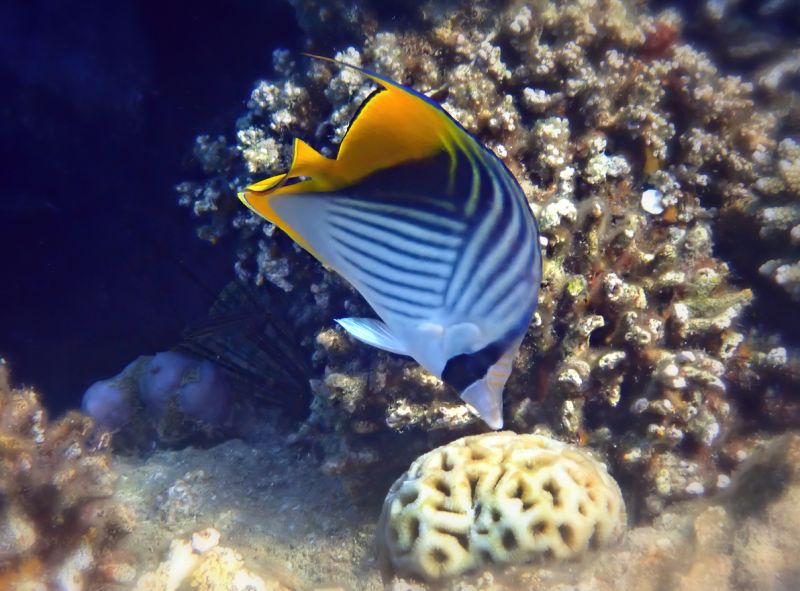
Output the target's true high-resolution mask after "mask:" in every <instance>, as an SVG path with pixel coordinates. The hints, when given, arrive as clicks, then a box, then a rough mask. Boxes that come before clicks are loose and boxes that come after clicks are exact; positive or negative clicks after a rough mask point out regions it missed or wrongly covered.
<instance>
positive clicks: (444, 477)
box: [376, 431, 626, 580]
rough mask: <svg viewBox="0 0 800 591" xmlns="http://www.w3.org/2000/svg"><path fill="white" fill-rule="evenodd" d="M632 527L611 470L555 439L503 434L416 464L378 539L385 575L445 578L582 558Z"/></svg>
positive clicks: (396, 489)
mask: <svg viewBox="0 0 800 591" xmlns="http://www.w3.org/2000/svg"><path fill="white" fill-rule="evenodd" d="M625 525H626V523H625V504H624V502H623V500H622V495H621V493H620V490H619V487H618V486H617V483H616V482H614V479H613V478H611V477H610V476H609V475H608V473H607V472H606V469H605V466H603V465H602V464H600V463H599V462H597V461H596V460H594V459H592V458H591V457H589V456H588V455H586V454H585V453H583V452H581V451H579V450H578V449H577V448H574V447H572V446H569V445H565V444H563V443H561V442H559V441H556V440H554V439H549V438H547V437H541V436H538V435H517V434H515V433H512V432H510V431H505V432H502V433H486V434H483V435H473V436H469V437H463V438H461V439H458V440H456V441H453V442H452V443H449V444H447V445H445V446H442V447H438V448H436V449H434V450H432V451H430V452H428V453H426V454H424V455H423V456H421V457H420V458H418V459H417V460H416V461H415V462H414V463H413V464H411V467H410V468H409V469H408V471H407V472H406V473H405V474H403V475H402V476H401V477H400V478H399V479H398V480H397V482H395V484H394V485H393V486H392V488H391V489H390V490H389V494H388V495H387V497H386V501H385V502H384V505H383V513H382V514H381V519H380V522H379V524H378V530H377V533H376V540H377V547H378V552H379V556H380V557H381V560H382V561H383V562H384V563H386V564H384V568H386V569H387V570H388V567H389V565H391V570H392V571H393V572H394V573H396V574H400V575H417V576H420V577H422V578H424V579H427V580H437V579H441V578H446V577H452V576H455V575H459V574H462V573H464V572H467V571H470V570H472V569H475V568H477V567H480V566H484V565H488V564H499V565H505V564H513V563H520V562H529V561H531V560H534V559H536V558H559V559H565V558H572V557H576V556H580V555H581V554H583V553H585V552H586V551H587V550H589V548H599V547H601V546H604V545H606V544H608V543H609V542H611V541H613V540H615V539H616V538H617V537H618V536H619V534H621V533H622V531H624V529H625Z"/></svg>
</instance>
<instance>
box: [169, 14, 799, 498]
mask: <svg viewBox="0 0 800 591" xmlns="http://www.w3.org/2000/svg"><path fill="white" fill-rule="evenodd" d="M299 4H301V5H302V10H301V12H302V14H303V18H304V19H305V25H304V26H305V27H306V29H307V31H309V35H310V37H311V38H310V41H309V48H310V49H313V50H314V51H315V52H316V53H322V54H328V55H334V56H335V57H336V58H338V59H340V60H343V61H346V62H349V63H353V64H355V65H360V66H364V67H368V68H370V69H373V70H375V71H378V72H381V73H382V74H385V75H387V76H390V77H393V78H395V79H397V80H399V81H401V82H403V83H406V84H409V85H411V86H412V87H414V88H416V89H418V90H420V91H424V92H427V93H429V94H430V95H431V96H432V97H433V98H435V99H436V100H438V101H440V102H441V103H442V104H443V106H444V107H445V109H447V110H448V112H450V113H451V114H452V115H453V116H454V117H455V118H456V119H458V120H459V121H460V122H461V123H462V124H463V125H464V127H465V128H466V129H467V130H468V131H470V132H472V133H473V134H475V135H476V136H477V137H478V138H479V139H480V140H481V141H482V142H483V143H484V144H485V145H486V146H488V147H489V148H490V149H492V150H493V151H494V152H495V153H496V154H497V155H498V156H500V158H501V159H503V161H504V162H505V163H506V164H507V166H508V167H509V169H510V170H511V171H512V172H513V173H514V174H515V176H516V178H517V179H518V180H519V182H520V184H521V185H522V187H523V189H524V190H525V193H526V196H527V198H528V200H529V202H530V205H531V208H532V209H533V211H534V213H535V214H536V216H537V218H538V220H539V222H540V226H541V228H540V229H541V238H542V242H543V248H544V273H543V284H542V289H541V292H540V301H539V307H538V311H537V314H536V316H535V319H534V323H533V326H532V327H531V329H530V330H529V333H528V336H527V338H526V340H525V341H524V343H523V345H522V349H521V351H520V354H519V355H518V357H517V359H516V362H515V371H514V373H513V374H512V377H511V380H510V382H509V384H508V385H507V387H506V392H505V401H506V403H505V416H506V420H507V425H508V426H510V427H511V428H513V429H515V430H518V431H530V430H532V429H533V427H534V426H535V425H540V424H546V425H547V426H548V427H549V428H550V429H551V430H552V431H554V432H556V433H557V434H558V435H559V436H560V437H562V438H568V439H571V440H573V441H580V442H583V443H586V442H590V443H592V444H593V445H595V446H596V447H598V448H600V449H601V450H602V451H603V452H604V453H606V454H607V456H608V458H609V461H610V462H611V465H612V466H613V468H614V470H615V473H617V474H618V475H619V476H620V477H621V478H631V479H634V480H635V481H638V482H641V483H642V485H643V486H641V487H638V488H639V490H642V491H645V492H644V493H643V494H644V496H645V497H646V501H647V502H646V503H645V504H644V505H643V506H644V508H645V509H647V510H649V511H652V512H658V511H660V510H661V508H662V506H663V503H664V502H665V501H668V500H669V501H672V500H676V499H680V498H684V497H689V496H692V495H696V494H700V493H703V492H706V491H711V490H714V489H716V488H717V487H718V486H720V483H724V482H725V478H726V473H727V472H729V471H730V469H731V468H732V465H730V463H727V464H726V462H724V461H722V460H721V459H720V458H721V456H720V454H721V453H722V451H723V447H724V446H725V445H729V446H730V445H734V444H733V443H732V442H733V441H736V440H737V438H739V437H744V439H743V440H742V441H746V428H744V429H743V428H742V426H741V423H740V422H739V420H738V417H739V415H740V414H744V413H742V412H741V409H742V408H747V410H748V412H749V411H751V410H752V409H753V407H757V408H756V410H757V413H756V416H757V417H758V418H759V419H760V420H763V423H762V424H760V425H755V426H770V425H773V424H774V420H776V417H778V416H780V415H781V414H782V413H781V409H783V410H784V411H785V410H786V409H787V408H788V409H789V411H790V412H789V416H792V417H794V419H792V420H789V421H788V422H789V423H792V422H793V420H795V419H796V420H800V417H798V416H797V414H796V409H795V410H792V408H793V407H792V406H791V401H790V396H789V395H788V392H790V391H791V389H792V388H796V387H797V384H798V381H800V372H798V361H797V359H798V356H797V353H796V352H795V351H793V350H791V349H789V350H786V349H784V355H783V356H781V355H777V354H775V355H773V354H772V351H773V350H774V349H775V348H777V346H776V345H775V344H774V343H773V342H772V340H771V338H772V337H771V336H770V335H763V334H757V333H754V332H753V331H751V330H747V329H746V326H745V324H744V323H743V319H744V316H743V315H744V312H745V311H746V310H747V309H748V307H749V306H751V303H752V301H753V297H754V294H753V292H752V291H751V290H750V289H746V288H742V287H740V286H738V285H737V284H736V282H735V281H734V278H735V273H734V272H733V271H732V269H731V267H730V266H729V264H728V263H726V262H724V261H723V260H722V259H721V258H720V256H719V253H718V252H717V247H718V245H719V243H720V242H722V241H723V239H724V240H725V241H727V242H735V241H736V239H737V236H739V232H744V230H742V227H743V225H744V227H745V228H747V227H756V228H757V230H758V231H757V232H756V234H757V235H758V234H763V235H764V237H765V238H764V239H765V240H766V239H767V238H768V237H769V236H773V235H774V232H778V234H779V235H780V236H782V237H785V236H786V235H788V236H790V237H791V236H792V233H793V232H794V233H796V230H794V229H793V228H794V227H795V226H796V225H797V221H796V220H794V217H793V216H794V213H796V212H794V210H793V209H792V207H793V205H792V204H791V203H793V201H792V198H791V195H792V193H791V192H792V191H793V189H792V188H791V187H792V186H793V185H792V183H794V181H795V180H796V179H795V177H796V176H797V175H796V174H795V172H796V171H795V170H794V164H793V163H794V162H795V157H794V147H795V142H796V140H794V139H792V138H790V137H781V135H780V134H781V133H782V128H781V127H780V125H778V119H777V117H776V115H775V113H773V112H772V111H770V110H769V109H767V108H763V109H762V108H756V105H755V102H754V101H755V97H754V93H753V87H752V85H751V84H750V83H748V82H746V81H743V80H742V79H741V78H739V77H736V76H726V75H724V74H723V73H722V72H721V71H720V70H719V69H718V68H717V67H716V66H715V65H714V64H713V63H712V61H711V60H710V58H709V57H708V56H707V55H705V54H703V53H702V52H700V51H698V50H697V49H695V48H693V47H692V46H691V45H688V44H684V43H681V42H680V30H681V26H682V22H681V19H680V17H679V16H678V15H677V13H675V12H670V11H666V12H663V13H661V14H658V15H651V14H649V13H647V12H646V11H645V10H644V8H643V7H642V6H641V5H640V4H637V3H633V2H631V3H629V2H623V1H622V0H609V1H608V2H603V3H598V2H595V1H594V0H569V1H566V2H551V1H545V0H537V1H532V2H523V1H511V2H504V3H501V4H497V3H493V2H491V3H490V2H477V3H476V2H471V3H469V4H468V5H467V4H466V3H452V4H446V5H444V4H441V3H434V2H430V3H419V4H414V5H411V6H409V7H407V8H406V9H405V10H406V13H407V14H406V19H407V21H408V23H407V24H409V25H411V24H413V26H408V27H407V28H405V29H404V31H403V32H397V31H396V30H393V29H392V28H391V25H390V24H389V23H384V22H382V21H381V19H380V18H379V17H378V16H377V15H376V14H373V13H372V12H370V10H369V8H353V9H352V11H351V12H349V13H348V16H347V19H348V20H347V23H345V22H342V23H341V25H342V31H351V32H352V31H357V30H359V29H358V27H355V28H354V27H353V26H352V23H354V22H357V23H360V25H359V26H361V25H363V27H364V28H363V29H361V30H363V31H366V30H369V32H370V34H369V35H365V36H364V38H363V41H361V42H357V41H353V43H354V45H353V46H352V47H349V48H347V49H345V50H342V51H339V52H335V51H334V50H333V48H330V47H329V46H327V45H326V44H325V41H324V40H323V39H322V38H321V37H318V36H316V35H315V33H314V31H315V27H314V26H312V25H313V23H312V22H311V21H312V20H313V18H314V17H313V15H314V14H315V13H314V10H315V9H314V8H313V7H314V6H317V5H316V4H314V3H310V4H307V3H299ZM322 12H323V11H322V9H319V14H317V18H318V19H319V21H318V24H319V23H321V22H322V20H323V14H322ZM326 15H327V16H325V17H324V19H327V20H326V21H325V23H326V30H327V29H328V28H329V27H330V26H333V22H334V21H336V19H337V17H336V15H335V14H333V13H326ZM340 18H342V19H343V18H345V17H343V16H342V17H340ZM336 22H338V21H336ZM348 23H349V24H348ZM367 24H369V25H370V26H367ZM343 34H344V33H343ZM348 34H349V33H348ZM349 35H350V36H351V37H352V35H355V33H352V34H349ZM345 36H347V35H345ZM351 41H352V39H351ZM273 57H274V60H273V61H274V69H275V74H274V77H273V78H272V79H270V80H264V81H261V82H259V83H258V84H257V85H256V88H255V89H254V91H253V93H252V95H251V98H250V101H249V103H248V111H247V112H246V113H245V114H244V116H243V117H241V118H240V119H239V121H238V123H237V129H238V132H237V143H236V145H234V146H232V145H228V144H227V143H226V141H225V140H224V139H223V138H218V139H210V138H208V137H205V136H201V137H200V138H198V143H197V146H196V155H197V157H198V160H199V161H200V162H201V163H202V165H203V168H204V175H205V180H203V181H200V182H185V183H182V184H181V185H180V186H179V188H178V190H179V192H180V194H181V198H180V199H181V202H182V203H183V204H184V205H187V206H190V207H192V208H193V210H194V212H195V213H196V214H198V215H201V216H202V217H203V219H204V220H205V222H204V224H203V226H202V227H201V228H200V230H199V234H200V236H201V237H203V238H205V239H207V240H211V241H212V242H213V241H216V240H217V239H218V238H219V237H220V236H221V235H222V234H224V233H226V232H229V231H230V230H231V228H233V229H234V230H235V231H236V232H238V234H239V236H240V238H241V241H240V250H239V254H238V258H237V261H236V270H237V273H238V275H239V277H240V278H241V279H243V280H245V281H254V282H255V283H257V284H258V283H264V282H271V283H273V284H275V285H277V286H279V287H280V288H281V289H283V290H285V291H289V292H291V293H292V295H293V297H292V301H291V303H290V304H289V306H288V310H287V317H288V318H290V319H291V320H292V322H293V324H294V327H295V328H296V329H297V330H298V331H300V332H302V333H303V334H305V335H306V343H307V344H308V343H315V344H316V348H317V352H316V354H315V355H314V362H315V364H316V368H317V372H318V373H317V376H314V377H313V381H312V388H313V390H314V394H315V399H314V401H313V403H312V414H311V417H310V418H309V419H308V420H307V421H306V423H305V424H304V425H303V427H302V428H301V430H300V433H299V435H298V440H299V441H302V440H306V441H309V442H311V443H313V444H314V445H319V446H321V447H322V448H323V451H324V453H325V455H326V462H325V464H324V465H325V467H326V468H327V470H328V471H331V472H341V473H348V474H349V475H351V476H354V475H358V474H370V476H369V477H370V479H373V478H374V477H375V471H376V470H378V469H379V468H385V469H387V470H397V469H398V466H400V465H403V464H407V462H408V461H409V460H410V458H411V457H413V456H412V454H414V453H416V452H417V451H419V449H418V447H419V446H423V447H424V446H427V447H430V446H433V445H435V444H436V443H437V442H438V441H440V440H441V439H442V437H443V435H439V434H437V433H438V432H440V431H442V430H448V431H455V432H456V433H459V434H465V433H468V432H470V431H471V430H472V431H474V430H476V429H477V428H478V425H477V424H476V420H475V418H474V417H473V416H472V415H471V413H470V412H469V411H468V410H467V409H466V408H465V407H464V406H463V405H461V404H460V403H459V402H458V400H457V398H456V397H455V396H454V394H453V393H452V392H450V391H449V390H448V389H447V388H446V387H445V386H444V385H443V384H442V383H441V382H440V381H439V380H437V379H435V378H432V377H431V376H429V375H428V374H426V373H425V372H424V371H422V370H420V368H419V367H418V366H416V365H415V364H413V363H410V362H408V361H407V360H405V359H402V358H399V357H396V356H392V355H389V354H385V353H383V352H380V351H376V350H374V349H370V348H368V347H365V346H361V345H357V344H354V343H353V342H352V341H350V340H349V338H348V337H346V336H345V335H343V334H342V333H341V332H340V331H339V330H338V329H334V328H331V326H332V318H334V317H339V316H362V315H370V311H369V310H368V308H367V307H366V305H365V304H364V303H363V302H362V301H361V300H360V298H358V297H357V296H356V295H355V294H354V292H353V291H352V290H351V289H350V288H349V287H348V286H347V285H346V284H345V283H344V282H343V281H342V280H341V279H340V278H339V277H337V276H335V275H333V274H330V273H327V272H326V271H325V270H324V269H323V268H322V267H321V266H320V265H318V264H316V263H315V262H314V261H313V260H312V259H311V257H310V256H308V255H307V254H306V253H304V252H301V251H300V250H299V248H297V247H296V246H295V245H293V244H292V243H291V241H290V240H289V239H288V238H287V237H286V236H283V235H282V234H281V233H280V232H276V231H275V228H274V227H272V226H271V225H269V224H264V223H262V221H261V220H259V219H257V218H256V217H255V216H253V215H252V214H251V213H250V212H248V211H246V210H244V209H243V208H240V207H237V204H236V203H235V192H236V190H238V189H240V188H241V187H243V186H245V185H247V184H248V181H249V180H250V179H252V178H254V177H257V178H261V177H263V176H267V175H269V174H271V173H275V172H277V171H279V170H284V169H285V168H286V165H287V163H288V159H289V156H290V154H289V150H290V146H291V141H290V139H291V137H292V136H298V137H301V138H303V139H305V140H306V141H309V142H310V143H311V144H312V145H314V146H315V147H317V148H319V149H321V150H322V152H323V153H325V154H327V155H332V154H334V153H335V146H336V143H337V142H338V141H339V140H340V139H341V137H342V136H343V134H344V132H345V130H346V129H347V124H348V122H349V120H350V117H351V116H352V115H353V113H354V111H355V109H356V108H357V107H358V105H359V104H360V102H361V101H362V100H363V99H364V98H365V97H366V96H367V95H368V94H369V93H370V92H371V90H372V86H371V85H370V84H369V82H368V81H366V80H365V79H364V78H363V77H361V76H358V75H357V74H355V73H354V72H352V71H349V70H347V69H336V68H333V67H331V66H330V65H328V64H323V63H317V62H308V61H305V58H302V57H300V56H292V55H290V54H289V53H288V52H286V51H276V52H275V54H274V56H273ZM765 179H774V181H771V182H767V181H765ZM765 182H767V184H768V185H771V187H765V186H762V185H764V183H765ZM770 191H772V192H770ZM771 208H772V209H771ZM775 208H777V209H775ZM717 211H721V212H722V213H723V214H724V215H723V216H721V219H722V220H723V221H724V222H725V223H717V216H716V215H715V214H716V213H717ZM793 212H794V213H793ZM773 230H774V231H773ZM751 250H752V249H751ZM780 252H782V253H784V254H786V253H788V252H789V251H786V250H785V249H784V250H781V251H780ZM737 260H740V259H737ZM772 260H774V261H777V262H775V263H774V264H773V263H770V262H769V261H763V260H761V261H758V264H759V265H762V273H764V274H765V275H767V276H769V277H771V278H773V279H774V281H776V282H777V283H778V284H779V285H780V286H781V288H782V289H785V290H786V291H787V293H790V294H791V293H792V289H793V287H792V285H793V281H794V279H793V277H794V271H793V269H794V267H793V265H794V259H792V255H789V254H786V256H784V255H783V254H781V255H780V256H777V257H776V258H774V259H773V258H770V261H772ZM744 264H745V265H746V264H748V263H744ZM763 265H767V266H766V267H763ZM770 355H772V359H774V360H777V361H776V365H772V366H770V365H768V364H765V363H762V360H764V359H766V358H769V357H770ZM765 368H767V369H765ZM765 372H768V373H770V374H771V375H773V376H775V375H778V376H780V378H779V379H777V380H776V379H766V377H765V376H766V375H767V373H765ZM766 389H770V393H769V397H768V399H769V400H771V401H772V402H773V403H774V404H773V406H771V407H769V408H766V407H765V405H763V404H761V403H759V402H756V401H759V400H761V399H762V396H763V395H764V393H765V391H766ZM792 412H794V413H795V414H791V413H792ZM783 414H784V415H786V413H785V412H784V413H783ZM752 426H754V425H753V424H750V425H749V426H746V427H747V428H751V427H752ZM409 431H410V432H413V433H416V434H419V433H420V432H426V433H428V434H429V438H428V441H427V442H426V443H425V444H419V443H418V442H419V440H420V439H421V438H419V437H411V436H405V437H404V435H403V432H409ZM398 433H400V435H398ZM449 437H452V434H451V435H449ZM398 440H402V442H403V443H402V444H401V445H399V446H398V445H397V442H398ZM389 443H391V444H392V446H393V448H397V447H401V448H403V449H404V450H406V453H394V454H392V457H391V458H386V454H385V453H383V451H382V450H384V449H385V446H386V445H388V444H389ZM412 443H414V444H416V445H417V447H414V445H413V444H412ZM393 462H396V464H395V463H393Z"/></svg>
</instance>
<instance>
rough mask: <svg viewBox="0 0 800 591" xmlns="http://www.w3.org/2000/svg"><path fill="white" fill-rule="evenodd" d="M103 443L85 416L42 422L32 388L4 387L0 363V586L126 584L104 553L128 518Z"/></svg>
mask: <svg viewBox="0 0 800 591" xmlns="http://www.w3.org/2000/svg"><path fill="white" fill-rule="evenodd" d="M107 447H108V436H107V435H100V436H95V435H94V429H93V425H92V421H91V419H89V418H88V417H86V416H83V415H81V414H79V413H76V412H70V413H67V414H66V415H65V416H64V417H62V418H60V419H59V420H58V421H55V422H50V421H48V419H47V414H46V412H45V410H44V408H43V407H42V405H41V403H40V401H39V397H38V396H37V394H36V393H35V392H34V391H33V390H30V389H19V390H16V389H12V388H11V387H10V386H9V382H8V369H7V367H6V366H5V364H4V363H3V362H2V360H0V588H2V589H10V590H11V589H32V590H39V589H59V590H63V591H82V590H84V589H89V588H91V587H92V586H93V585H94V586H96V585H98V584H100V583H124V582H126V580H125V579H126V576H127V574H129V573H130V571H131V567H129V566H127V565H125V564H124V563H120V562H119V560H118V557H115V556H114V555H113V552H112V551H113V547H114V545H115V544H116V542H117V541H118V540H119V538H120V537H121V536H123V535H125V534H126V533H127V532H128V531H130V528H131V527H132V525H133V523H132V518H131V517H130V515H129V514H128V512H127V511H126V510H125V509H124V507H122V506H120V505H118V504H115V503H114V502H113V499H112V495H113V493H114V483H115V480H116V474H115V473H114V471H113V470H112V469H111V466H110V463H109V457H108V451H107Z"/></svg>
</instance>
